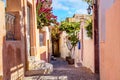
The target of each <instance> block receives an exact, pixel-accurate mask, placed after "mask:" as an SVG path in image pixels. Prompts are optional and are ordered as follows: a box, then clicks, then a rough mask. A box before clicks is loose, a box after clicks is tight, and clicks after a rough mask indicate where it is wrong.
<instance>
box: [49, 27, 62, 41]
mask: <svg viewBox="0 0 120 80" xmlns="http://www.w3.org/2000/svg"><path fill="white" fill-rule="evenodd" d="M59 34H60V32H59V26H57V25H56V26H55V27H54V28H52V31H51V37H52V41H58V40H59Z"/></svg>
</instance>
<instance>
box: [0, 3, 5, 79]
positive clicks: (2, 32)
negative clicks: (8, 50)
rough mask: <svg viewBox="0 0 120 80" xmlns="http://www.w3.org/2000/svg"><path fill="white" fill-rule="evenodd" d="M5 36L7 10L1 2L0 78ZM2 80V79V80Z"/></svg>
mask: <svg viewBox="0 0 120 80" xmlns="http://www.w3.org/2000/svg"><path fill="white" fill-rule="evenodd" d="M4 36H5V10H4V3H3V1H0V77H1V76H3V60H2V57H3V39H4ZM0 80H1V78H0Z"/></svg>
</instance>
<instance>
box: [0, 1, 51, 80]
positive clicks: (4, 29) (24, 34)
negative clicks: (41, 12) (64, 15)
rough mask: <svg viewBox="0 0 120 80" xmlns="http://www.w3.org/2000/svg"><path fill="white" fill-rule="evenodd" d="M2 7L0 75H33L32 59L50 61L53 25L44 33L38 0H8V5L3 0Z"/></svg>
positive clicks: (14, 79) (5, 78) (15, 79)
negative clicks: (39, 23)
mask: <svg viewBox="0 0 120 80" xmlns="http://www.w3.org/2000/svg"><path fill="white" fill-rule="evenodd" d="M5 6H6V8H5ZM0 10H1V12H0V20H1V21H0V22H2V23H0V25H1V27H0V32H1V34H0V57H1V58H0V59H1V60H0V77H1V80H19V79H22V80H23V77H24V76H25V75H33V74H32V71H33V70H34V69H32V68H30V67H31V66H30V64H31V62H30V61H31V59H32V60H36V61H38V62H40V61H41V60H44V61H48V59H49V56H48V53H50V45H49V44H50V36H49V35H50V34H49V28H48V27H45V28H44V29H43V31H42V33H41V32H40V30H39V29H37V23H36V22H37V21H36V1H35V0H6V5H5V4H4V2H3V1H0ZM32 66H34V65H33V64H32ZM36 70H37V69H36ZM42 72H43V71H39V70H38V71H37V72H35V74H38V73H42ZM33 73H34V72H33Z"/></svg>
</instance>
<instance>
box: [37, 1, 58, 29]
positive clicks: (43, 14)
mask: <svg viewBox="0 0 120 80" xmlns="http://www.w3.org/2000/svg"><path fill="white" fill-rule="evenodd" d="M51 3H52V0H37V3H36V15H37V28H39V29H41V28H42V27H44V26H49V25H50V24H51V23H52V24H56V23H57V22H56V19H57V16H55V15H53V13H52V10H53V9H52V7H51ZM46 6H47V7H46Z"/></svg>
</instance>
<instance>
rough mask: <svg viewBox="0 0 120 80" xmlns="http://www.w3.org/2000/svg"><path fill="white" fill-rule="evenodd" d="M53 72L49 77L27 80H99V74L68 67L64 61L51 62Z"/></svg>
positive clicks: (40, 76) (80, 68)
mask: <svg viewBox="0 0 120 80" xmlns="http://www.w3.org/2000/svg"><path fill="white" fill-rule="evenodd" d="M51 63H52V64H53V67H54V69H53V72H52V73H51V74H48V75H38V76H33V77H29V79H28V78H26V79H25V80H99V76H98V75H97V74H93V73H92V72H91V71H90V70H89V69H87V68H85V67H82V66H81V65H80V66H79V67H77V68H75V67H74V65H68V64H67V62H66V61H65V60H63V59H60V58H57V60H54V61H51Z"/></svg>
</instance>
